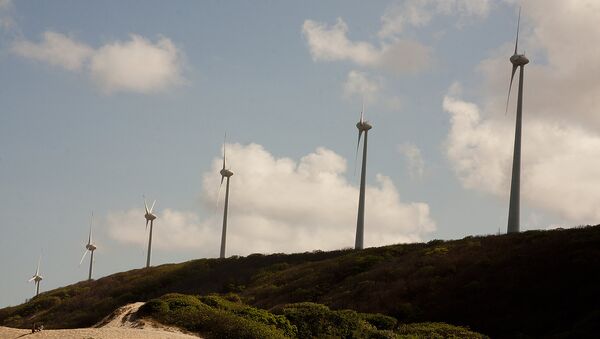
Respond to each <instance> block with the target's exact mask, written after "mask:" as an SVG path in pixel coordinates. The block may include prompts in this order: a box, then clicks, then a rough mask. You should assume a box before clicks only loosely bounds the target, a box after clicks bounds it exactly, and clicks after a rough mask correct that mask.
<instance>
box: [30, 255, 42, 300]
mask: <svg viewBox="0 0 600 339" xmlns="http://www.w3.org/2000/svg"><path fill="white" fill-rule="evenodd" d="M41 261H42V256H41V255H40V257H39V259H38V264H37V268H36V269H35V274H34V275H33V277H31V279H29V280H28V281H29V282H32V281H33V282H35V296H36V297H37V296H38V294H40V281H42V279H44V277H42V276H41V275H40V262H41Z"/></svg>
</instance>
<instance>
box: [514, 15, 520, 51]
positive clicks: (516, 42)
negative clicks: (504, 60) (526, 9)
mask: <svg viewBox="0 0 600 339" xmlns="http://www.w3.org/2000/svg"><path fill="white" fill-rule="evenodd" d="M519 26H521V7H519V20H518V21H517V39H516V40H515V54H517V46H518V45H519Z"/></svg>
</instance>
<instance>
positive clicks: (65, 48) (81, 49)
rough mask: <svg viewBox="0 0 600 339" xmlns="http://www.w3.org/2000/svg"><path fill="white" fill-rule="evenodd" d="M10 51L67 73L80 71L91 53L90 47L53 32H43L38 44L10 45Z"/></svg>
mask: <svg viewBox="0 0 600 339" xmlns="http://www.w3.org/2000/svg"><path fill="white" fill-rule="evenodd" d="M12 51H13V52H14V53H16V54H18V55H20V56H23V57H25V58H28V59H33V60H36V61H42V62H47V63H49V64H51V65H54V66H60V67H63V68H66V69H67V70H69V71H76V70H80V69H81V68H82V67H83V65H84V63H85V62H86V60H87V59H88V58H89V57H90V56H91V55H92V53H93V49H92V48H91V47H89V46H87V45H85V44H82V43H79V42H77V41H75V40H73V39H72V38H70V37H68V36H66V35H63V34H60V33H55V32H44V34H43V38H42V41H41V42H39V43H35V42H31V41H27V40H21V41H17V42H15V43H14V44H13V45H12Z"/></svg>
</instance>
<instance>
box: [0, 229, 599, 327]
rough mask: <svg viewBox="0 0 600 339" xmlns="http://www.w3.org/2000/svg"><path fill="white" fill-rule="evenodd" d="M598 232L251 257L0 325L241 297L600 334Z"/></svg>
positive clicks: (149, 278)
mask: <svg viewBox="0 0 600 339" xmlns="http://www.w3.org/2000/svg"><path fill="white" fill-rule="evenodd" d="M598 286H600V227H599V226H593V227H582V228H575V229H567V230H552V231H529V232H523V233H520V234H509V235H500V236H485V237H467V238H464V239H461V240H454V241H440V240H434V241H430V242H429V243H420V244H406V245H392V246H385V247H379V248H369V249H365V250H362V251H354V250H343V251H332V252H313V253H301V254H291V255H284V254H273V255H260V254H254V255H250V256H248V257H231V258H227V259H200V260H193V261H189V262H185V263H180V264H168V265H161V266H158V267H152V268H149V269H139V270H132V271H129V272H123V273H117V274H114V275H111V276H108V277H104V278H101V279H98V280H95V281H90V282H80V283H77V284H74V285H70V286H66V287H63V288H59V289H56V290H52V291H48V292H45V293H42V294H40V295H39V296H38V297H36V298H33V299H32V300H30V301H29V302H28V303H25V304H22V305H19V306H15V307H8V308H4V309H1V310H0V325H3V326H11V327H29V326H30V323H31V322H32V321H34V320H35V321H43V322H44V324H45V325H46V327H51V328H76V327H88V326H91V325H93V324H95V323H97V322H98V321H100V320H101V319H102V318H103V317H105V316H106V315H108V314H110V313H111V312H112V311H114V310H115V309H116V308H117V307H120V306H123V305H125V304H128V303H131V302H136V301H147V300H150V299H153V298H158V297H161V296H163V295H165V294H167V293H173V292H177V293H183V294H192V295H208V294H210V293H214V292H217V293H228V292H235V293H237V294H239V295H240V296H241V297H242V299H243V300H244V301H245V302H246V303H248V304H250V305H252V306H256V307H260V308H265V309H271V308H278V307H281V306H282V305H284V304H287V303H294V302H306V301H311V302H317V303H321V304H325V305H327V306H329V307H331V308H332V309H352V310H355V311H359V312H368V313H383V314H387V315H390V316H393V317H395V318H397V319H398V320H399V321H400V322H424V321H434V322H446V323H450V324H454V325H460V326H468V327H469V328H471V329H473V330H475V331H477V332H480V333H484V334H487V335H490V336H492V337H494V338H496V337H516V336H519V335H521V336H524V337H526V336H531V337H542V336H543V337H551V336H556V337H569V336H570V337H574V336H575V337H585V336H586V334H588V333H593V332H597V331H600V326H599V325H598V324H600V310H599V309H598V305H600V291H599V289H598Z"/></svg>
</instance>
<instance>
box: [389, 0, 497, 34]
mask: <svg viewBox="0 0 600 339" xmlns="http://www.w3.org/2000/svg"><path fill="white" fill-rule="evenodd" d="M489 11H490V1H489V0H407V1H403V2H396V3H394V4H393V5H392V6H390V7H389V8H388V9H387V10H386V12H385V13H384V15H383V16H382V17H381V22H382V27H381V30H380V31H379V33H378V35H379V36H380V37H381V38H393V37H395V36H397V35H398V34H400V33H401V32H402V31H403V30H404V29H405V27H406V26H414V27H421V26H425V25H427V24H429V23H430V22H431V20H432V19H433V18H434V17H435V16H436V15H458V16H459V23H460V22H462V21H464V20H466V19H468V18H485V17H487V15H488V14H489Z"/></svg>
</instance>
